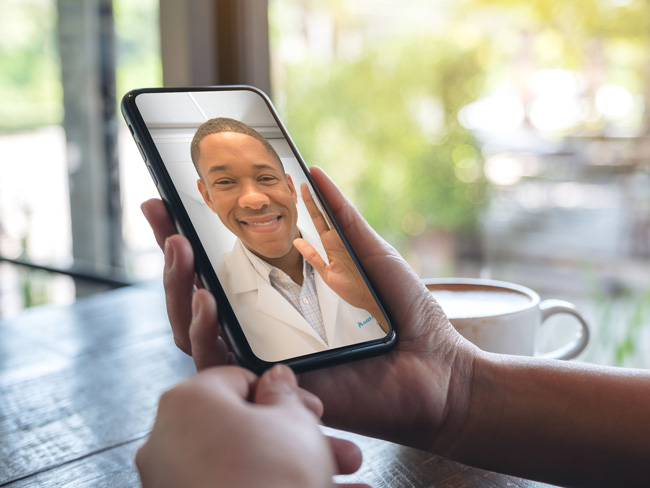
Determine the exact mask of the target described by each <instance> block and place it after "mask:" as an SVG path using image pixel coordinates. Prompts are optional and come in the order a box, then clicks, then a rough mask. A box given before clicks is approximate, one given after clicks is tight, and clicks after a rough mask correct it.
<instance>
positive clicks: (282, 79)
mask: <svg viewBox="0 0 650 488" xmlns="http://www.w3.org/2000/svg"><path fill="white" fill-rule="evenodd" d="M0 31H1V32H3V36H2V38H0V316H3V317H9V316H12V315H16V314H17V313H20V311H21V310H23V309H25V308H27V307H31V306H35V305H42V304H66V303H71V302H73V301H74V300H76V299H78V298H79V297H82V296H86V295H90V294H93V293H99V292H102V291H105V290H109V289H112V288H116V287H121V286H126V285H129V284H133V283H140V282H144V281H148V280H157V279H159V276H160V273H161V270H162V256H161V253H160V251H159V249H158V248H157V246H156V244H155V241H154V239H153V236H152V234H151V231H150V229H149V227H148V225H147V224H146V222H145V221H144V219H143V217H142V216H141V213H140V209H139V205H140V203H141V202H142V201H143V200H145V199H147V198H150V197H154V196H156V191H155V188H154V186H153V184H152V183H151V181H150V177H149V175H148V173H147V171H146V169H145V166H144V164H143V163H142V161H141V158H140V155H139V153H138V151H137V149H136V147H135V145H134V143H133V141H132V139H131V137H130V134H129V132H128V129H126V127H125V124H124V122H123V120H122V117H121V114H120V113H119V101H120V99H121V97H122V96H123V95H124V93H126V92H127V91H129V90H131V89H134V88H139V87H148V86H179V85H186V86H189V85H214V84H233V83H246V84H252V85H256V86H258V87H260V88H262V89H264V90H265V91H267V92H268V93H269V94H270V95H271V98H272V100H273V101H274V103H275V105H276V107H277V109H278V111H279V113H280V115H281V117H282V118H283V120H284V122H285V124H286V126H287V127H288V129H289V132H290V133H291V135H292V137H293V138H294V141H295V142H296V144H297V146H298V148H299V149H300V150H301V152H302V155H303V157H304V159H305V160H306V161H307V162H308V164H317V165H319V166H321V167H323V168H324V169H325V170H326V171H328V173H329V174H330V175H331V176H332V177H333V178H334V180H335V181H336V182H337V183H338V184H339V185H340V186H341V188H342V189H343V191H344V192H345V193H346V194H347V196H348V197H349V198H350V199H351V200H352V201H353V203H354V204H355V205H356V206H357V207H358V208H359V209H360V210H361V212H362V213H363V215H364V216H365V217H366V219H368V221H369V222H370V223H371V224H372V226H373V227H374V228H375V229H376V230H377V231H378V232H379V233H380V234H381V235H382V236H383V237H384V238H386V239H387V240H388V241H389V242H390V243H391V244H393V245H394V246H395V247H397V249H398V250H399V251H400V252H401V253H402V254H403V255H404V257H405V258H406V259H407V260H408V262H409V263H410V264H411V265H412V266H413V268H414V269H415V270H416V271H417V272H418V274H419V275H420V276H421V277H423V278H425V277H426V278H428V277H448V276H473V277H483V278H492V279H499V280H506V281H514V282H517V283H520V284H523V285H526V286H529V287H531V288H533V289H535V290H536V291H538V292H539V293H540V295H541V296H542V298H561V299H565V300H570V301H573V302H574V303H576V304H577V306H578V307H579V308H580V309H581V310H582V311H583V313H584V314H585V316H586V317H587V319H588V320H589V322H590V323H591V325H592V329H593V341H592V343H591V345H590V347H589V349H588V351H587V353H586V354H585V355H584V356H583V357H582V359H583V360H585V361H590V362H598V363H603V364H613V365H625V366H636V367H646V368H647V367H650V137H649V136H650V134H649V133H650V111H648V110H646V107H647V106H649V104H650V55H649V53H650V4H649V3H647V2H645V1H644V0H563V1H559V0H533V1H531V0H457V1H455V2H448V1H445V0H400V1H396V0H345V1H344V0H329V1H326V0H312V1H307V0H268V1H262V0H140V1H138V2H129V1H127V0H112V1H111V0H88V1H82V0H1V1H0ZM546 328H547V329H549V330H550V333H546V334H544V337H546V338H547V339H546V340H545V341H544V343H543V346H542V347H543V348H552V347H553V346H554V345H557V344H560V343H562V342H564V341H565V340H566V338H565V337H566V336H569V337H570V336H571V333H572V331H571V330H570V329H571V327H570V326H569V327H567V326H566V324H565V323H563V322H562V321H561V319H557V320H556V321H555V322H554V323H551V324H549V325H548V326H547V327H546ZM564 329H568V330H569V332H566V331H564ZM563 331H564V332H563ZM547 332H548V331H547Z"/></svg>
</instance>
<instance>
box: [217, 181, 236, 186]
mask: <svg viewBox="0 0 650 488" xmlns="http://www.w3.org/2000/svg"><path fill="white" fill-rule="evenodd" d="M234 184H235V182H234V181H233V180H217V181H215V182H214V186H221V187H224V186H231V185H234Z"/></svg>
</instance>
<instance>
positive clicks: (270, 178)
mask: <svg viewBox="0 0 650 488" xmlns="http://www.w3.org/2000/svg"><path fill="white" fill-rule="evenodd" d="M259 181H260V182H263V183H270V182H274V181H277V178H276V177H275V176H260V178H259Z"/></svg>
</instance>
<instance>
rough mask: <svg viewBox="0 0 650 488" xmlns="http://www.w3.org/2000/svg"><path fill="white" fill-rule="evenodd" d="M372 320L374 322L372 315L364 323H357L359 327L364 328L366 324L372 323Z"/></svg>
mask: <svg viewBox="0 0 650 488" xmlns="http://www.w3.org/2000/svg"><path fill="white" fill-rule="evenodd" d="M371 320H372V315H371V316H370V317H368V318H367V319H366V320H364V321H363V322H357V325H358V326H359V327H363V326H364V325H366V324H367V323H368V322H370V321H371Z"/></svg>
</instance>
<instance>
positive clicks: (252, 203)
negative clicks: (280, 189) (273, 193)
mask: <svg viewBox="0 0 650 488" xmlns="http://www.w3.org/2000/svg"><path fill="white" fill-rule="evenodd" d="M269 203H271V200H270V199H269V197H268V196H267V195H266V193H264V192H263V191H262V190H261V189H260V188H259V187H258V186H257V185H255V184H252V183H251V184H245V185H243V187H242V192H241V195H240V196H239V206H240V207H242V208H252V209H254V210H259V209H261V208H262V207H264V206H265V205H268V204H269Z"/></svg>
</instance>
